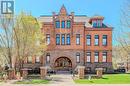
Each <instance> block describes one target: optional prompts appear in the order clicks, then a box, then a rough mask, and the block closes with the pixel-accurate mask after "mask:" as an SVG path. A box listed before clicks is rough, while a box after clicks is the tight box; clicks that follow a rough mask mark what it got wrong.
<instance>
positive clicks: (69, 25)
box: [66, 20, 71, 29]
mask: <svg viewBox="0 0 130 86" xmlns="http://www.w3.org/2000/svg"><path fill="white" fill-rule="evenodd" d="M66 25H67V26H66V28H68V29H69V28H70V27H71V21H70V20H67V24H66Z"/></svg>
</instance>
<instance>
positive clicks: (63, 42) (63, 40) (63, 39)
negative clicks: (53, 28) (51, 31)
mask: <svg viewBox="0 0 130 86" xmlns="http://www.w3.org/2000/svg"><path fill="white" fill-rule="evenodd" d="M61 38H62V39H61V40H62V43H61V44H62V45H64V44H65V35H64V34H62V37H61Z"/></svg>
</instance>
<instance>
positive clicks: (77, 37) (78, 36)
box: [76, 34, 80, 45]
mask: <svg viewBox="0 0 130 86" xmlns="http://www.w3.org/2000/svg"><path fill="white" fill-rule="evenodd" d="M76 44H77V45H80V34H76Z"/></svg>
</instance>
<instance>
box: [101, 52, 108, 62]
mask: <svg viewBox="0 0 130 86" xmlns="http://www.w3.org/2000/svg"><path fill="white" fill-rule="evenodd" d="M102 56H103V57H102V62H107V52H103V53H102Z"/></svg>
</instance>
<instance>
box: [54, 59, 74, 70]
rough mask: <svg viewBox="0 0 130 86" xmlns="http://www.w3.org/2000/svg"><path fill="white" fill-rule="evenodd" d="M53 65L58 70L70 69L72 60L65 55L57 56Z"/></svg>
mask: <svg viewBox="0 0 130 86" xmlns="http://www.w3.org/2000/svg"><path fill="white" fill-rule="evenodd" d="M54 67H55V69H56V70H58V71H70V70H71V69H72V62H71V60H70V59H69V58H67V57H59V58H57V59H56V60H55V64H54Z"/></svg>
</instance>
